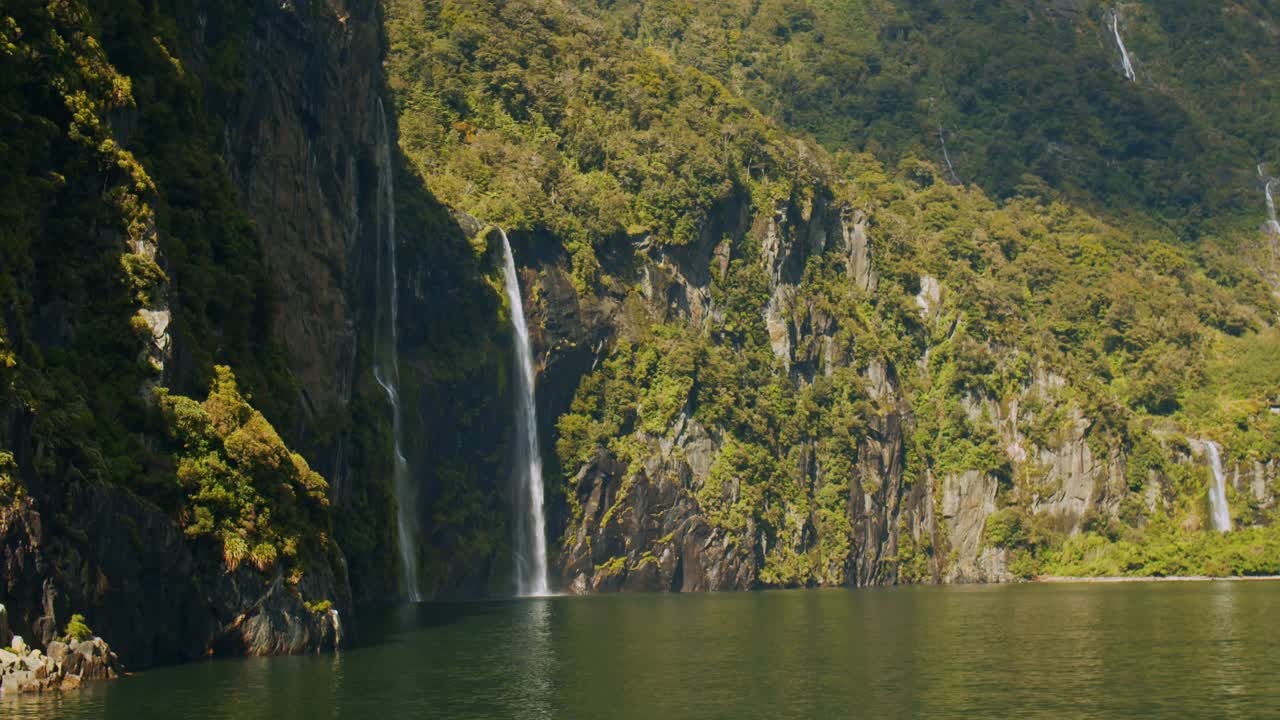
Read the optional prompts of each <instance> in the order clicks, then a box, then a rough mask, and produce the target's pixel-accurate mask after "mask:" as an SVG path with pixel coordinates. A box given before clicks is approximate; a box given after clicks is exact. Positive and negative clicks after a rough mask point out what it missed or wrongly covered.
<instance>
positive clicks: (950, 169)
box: [938, 125, 964, 185]
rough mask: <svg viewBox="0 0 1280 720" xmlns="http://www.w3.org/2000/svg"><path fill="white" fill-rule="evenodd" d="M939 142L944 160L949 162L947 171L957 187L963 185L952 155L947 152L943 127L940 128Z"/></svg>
mask: <svg viewBox="0 0 1280 720" xmlns="http://www.w3.org/2000/svg"><path fill="white" fill-rule="evenodd" d="M938 142H939V143H941V144H942V159H943V160H946V161H947V171H948V172H950V173H951V179H952V180H954V181H955V183H956V184H957V185H963V184H964V183H962V182H960V176H959V175H957V174H956V167H955V166H954V165H952V164H951V153H950V152H947V138H946V136H944V135H943V133H942V126H941V125H939V126H938Z"/></svg>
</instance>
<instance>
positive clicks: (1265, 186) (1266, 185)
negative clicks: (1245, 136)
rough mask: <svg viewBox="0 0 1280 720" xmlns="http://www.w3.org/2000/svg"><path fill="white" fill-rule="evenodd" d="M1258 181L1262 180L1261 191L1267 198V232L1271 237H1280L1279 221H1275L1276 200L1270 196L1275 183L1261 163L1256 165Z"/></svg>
mask: <svg viewBox="0 0 1280 720" xmlns="http://www.w3.org/2000/svg"><path fill="white" fill-rule="evenodd" d="M1258 179H1260V180H1262V191H1263V193H1265V194H1266V197H1267V230H1268V231H1269V232H1271V234H1273V235H1280V220H1277V219H1276V198H1275V195H1273V194H1272V188H1273V187H1275V185H1276V182H1277V181H1276V179H1275V178H1273V177H1271V176H1269V175H1267V173H1266V169H1265V168H1263V166H1262V163H1258Z"/></svg>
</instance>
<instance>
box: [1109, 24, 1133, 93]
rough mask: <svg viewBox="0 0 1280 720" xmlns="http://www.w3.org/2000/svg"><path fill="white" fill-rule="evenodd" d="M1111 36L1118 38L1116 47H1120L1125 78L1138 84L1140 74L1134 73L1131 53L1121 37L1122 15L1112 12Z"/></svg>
mask: <svg viewBox="0 0 1280 720" xmlns="http://www.w3.org/2000/svg"><path fill="white" fill-rule="evenodd" d="M1111 34H1112V35H1114V36H1115V38H1116V45H1118V46H1120V62H1121V63H1122V64H1123V66H1124V76H1125V77H1126V78H1128V79H1129V82H1135V83H1136V82H1138V74H1137V73H1135V72H1134V71H1133V63H1132V62H1131V61H1130V60H1129V51H1128V50H1126V49H1125V47H1124V39H1123V38H1121V37H1120V14H1119V13H1117V12H1116V11H1115V8H1112V10H1111Z"/></svg>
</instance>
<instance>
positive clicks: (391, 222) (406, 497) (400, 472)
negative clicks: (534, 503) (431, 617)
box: [373, 99, 422, 602]
mask: <svg viewBox="0 0 1280 720" xmlns="http://www.w3.org/2000/svg"><path fill="white" fill-rule="evenodd" d="M378 122H379V123H380V127H381V135H380V136H379V138H378V153H377V158H376V160H377V163H378V172H379V178H378V267H377V279H378V289H379V290H381V291H382V293H381V294H380V295H379V297H378V303H377V309H376V318H375V323H374V335H375V337H374V352H373V377H374V379H376V380H377V381H378V384H379V385H381V386H382V389H383V390H384V391H385V392H386V393H387V400H388V401H389V402H390V403H391V416H392V419H391V432H392V436H393V442H394V448H395V467H394V468H393V470H392V478H391V487H392V491H393V492H394V493H395V496H396V539H397V542H398V544H399V551H400V572H401V575H402V576H403V579H404V585H405V594H406V595H407V596H408V597H409V599H410V600H413V601H414V602H418V601H421V600H422V587H421V584H420V583H419V582H418V553H417V543H416V542H415V541H414V538H415V537H416V535H417V533H416V532H415V530H416V527H417V522H416V518H417V513H416V512H414V492H413V484H412V482H411V479H410V476H409V461H408V460H406V459H405V456H404V429H403V424H404V423H403V418H402V415H401V411H400V356H399V347H400V346H399V342H398V340H397V333H398V332H399V330H398V321H399V317H398V316H399V308H398V306H399V295H398V287H397V281H396V189H395V184H394V178H393V176H392V167H391V133H390V132H388V131H387V115H386V112H385V111H384V110H383V109H382V100H381V99H379V100H378Z"/></svg>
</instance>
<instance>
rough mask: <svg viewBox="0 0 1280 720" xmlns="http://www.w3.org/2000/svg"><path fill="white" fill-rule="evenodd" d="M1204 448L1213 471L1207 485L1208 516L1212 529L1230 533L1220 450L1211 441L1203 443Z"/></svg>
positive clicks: (1225, 484)
mask: <svg viewBox="0 0 1280 720" xmlns="http://www.w3.org/2000/svg"><path fill="white" fill-rule="evenodd" d="M1204 448H1205V452H1206V453H1208V454H1209V468H1210V469H1211V470H1212V471H1213V483H1212V484H1210V485H1209V514H1210V516H1211V519H1212V521H1213V529H1214V530H1217V531H1218V532H1231V509H1230V508H1228V507H1227V482H1226V477H1225V475H1224V473H1223V471H1222V448H1220V447H1219V446H1218V443H1216V442H1213V441H1211V440H1210V441H1206V442H1205V444H1204Z"/></svg>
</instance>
